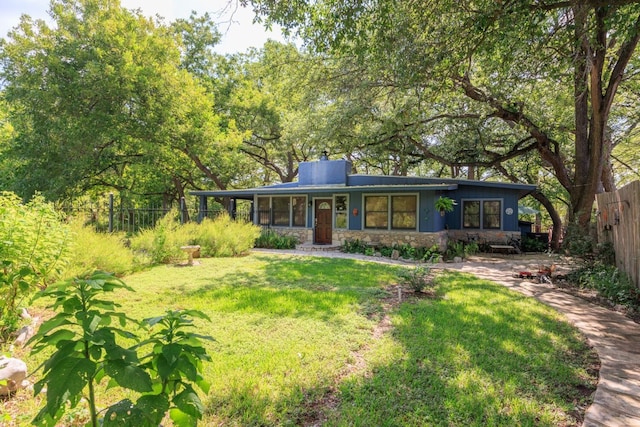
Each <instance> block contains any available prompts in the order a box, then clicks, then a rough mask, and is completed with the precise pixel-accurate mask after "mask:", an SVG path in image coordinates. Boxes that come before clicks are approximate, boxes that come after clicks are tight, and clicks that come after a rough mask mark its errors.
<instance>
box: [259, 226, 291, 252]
mask: <svg viewBox="0 0 640 427" xmlns="http://www.w3.org/2000/svg"><path fill="white" fill-rule="evenodd" d="M297 244H298V239H296V238H295V237H293V236H284V235H280V234H278V233H276V232H275V231H273V230H262V232H261V233H260V236H258V238H257V239H256V243H255V247H256V248H265V249H295V248H296V245H297Z"/></svg>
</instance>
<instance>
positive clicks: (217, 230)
mask: <svg viewBox="0 0 640 427" xmlns="http://www.w3.org/2000/svg"><path fill="white" fill-rule="evenodd" d="M185 229H188V228H185ZM193 230H194V231H193V232H190V233H186V234H187V235H193V236H194V237H193V244H196V245H200V248H201V249H200V254H201V255H202V256H212V257H230V256H238V255H242V254H244V253H246V252H247V251H249V250H250V249H251V248H253V247H254V244H255V241H256V239H257V238H258V237H259V236H260V227H258V226H256V225H254V224H251V223H248V222H243V221H235V220H233V219H231V217H230V216H229V215H226V214H225V215H220V216H218V217H217V218H216V219H214V220H210V219H204V220H203V221H202V223H200V224H197V225H195V227H194V228H193ZM294 247H295V244H294Z"/></svg>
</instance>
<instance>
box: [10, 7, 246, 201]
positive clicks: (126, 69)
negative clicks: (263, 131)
mask: <svg viewBox="0 0 640 427" xmlns="http://www.w3.org/2000/svg"><path fill="white" fill-rule="evenodd" d="M50 15H51V17H52V19H53V21H54V22H55V25H54V26H53V27H51V28H50V27H48V26H47V25H46V24H45V23H44V22H43V21H36V22H33V21H32V20H31V19H30V18H29V17H23V18H22V21H21V23H20V25H19V26H18V27H17V28H16V29H14V30H13V31H12V32H10V33H9V39H8V40H3V41H2V43H1V44H0V49H1V51H0V60H1V61H2V78H3V79H4V80H5V82H6V86H5V91H4V95H5V99H6V100H7V105H8V107H9V116H10V120H11V123H12V124H13V125H14V127H15V138H14V139H13V142H12V144H11V147H10V149H9V150H8V152H7V154H8V155H10V156H12V158H14V159H20V162H18V163H17V171H16V177H19V179H16V181H15V182H14V185H15V187H17V189H18V190H19V192H20V194H22V195H23V196H28V195H29V194H31V193H33V192H34V191H36V190H41V191H42V192H43V193H44V194H45V195H46V196H48V197H49V198H53V199H57V198H61V197H73V196H75V195H77V194H79V193H82V192H85V191H87V190H91V189H96V190H98V191H100V190H104V189H105V188H109V189H116V190H118V191H119V192H120V194H121V195H123V196H124V197H133V196H135V195H137V194H143V195H146V196H147V197H148V196H154V195H158V196H162V197H163V198H165V199H166V198H177V197H179V196H181V195H183V194H184V189H185V187H188V186H192V187H195V188H199V187H200V186H202V185H203V182H208V181H209V182H210V181H214V182H216V185H218V186H220V187H221V188H224V186H225V185H226V184H225V180H228V179H229V178H227V177H226V176H228V175H230V174H232V172H230V165H229V163H232V162H230V161H229V160H228V156H229V154H228V153H229V152H233V151H234V144H236V145H237V142H239V138H238V137H237V136H235V130H234V129H233V126H226V127H224V128H223V127H220V126H219V125H220V118H219V117H217V116H216V114H215V113H214V101H213V98H212V95H211V93H209V92H207V91H206V90H205V88H204V87H203V86H202V84H201V82H200V81H199V80H198V79H197V78H196V77H195V76H194V75H193V74H191V73H190V71H189V67H188V66H184V64H185V63H186V62H185V58H189V59H190V61H191V62H190V64H196V63H198V64H199V63H201V62H203V61H205V59H203V58H204V57H205V56H204V55H202V54H200V53H199V52H202V50H203V49H204V47H202V46H197V47H196V46H195V45H196V44H195V41H194V40H195V39H193V40H192V39H188V37H187V36H188V35H189V34H191V33H190V31H189V28H190V27H189V25H188V22H186V21H184V22H180V23H179V24H180V25H178V24H176V25H177V27H176V28H178V29H176V28H174V27H168V26H164V25H162V24H161V23H160V22H154V21H152V20H150V19H147V18H144V17H142V16H141V15H139V13H138V12H131V11H128V10H126V9H123V8H122V7H120V3H119V1H107V0H56V1H54V2H52V4H51V9H50ZM192 20H193V21H194V22H195V24H194V27H193V28H196V29H197V30H201V29H202V28H205V29H206V30H209V29H211V27H210V26H207V21H206V19H205V20H199V19H198V18H197V17H192ZM196 24H198V25H200V26H199V27H198V26H197V25H196ZM176 31H179V32H181V34H183V38H185V39H188V40H189V43H190V44H187V45H181V44H180V43H179V41H180V40H181V38H176V37H175V34H176ZM193 31H194V33H195V32H197V31H196V30H193ZM203 31H204V30H203ZM201 32H202V31H201ZM198 34H199V33H198ZM216 37H217V36H216V35H215V34H213V35H212V36H211V37H210V38H208V39H206V42H211V43H213V42H215V41H216V40H217V38H216ZM196 38H197V37H196ZM205 62H206V61H205ZM225 168H226V169H225Z"/></svg>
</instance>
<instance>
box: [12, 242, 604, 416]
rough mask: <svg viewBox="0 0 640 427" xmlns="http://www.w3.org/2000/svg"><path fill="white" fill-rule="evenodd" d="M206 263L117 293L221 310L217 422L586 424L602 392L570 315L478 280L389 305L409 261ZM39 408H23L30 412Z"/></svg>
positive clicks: (108, 398) (448, 278) (450, 278)
mask: <svg viewBox="0 0 640 427" xmlns="http://www.w3.org/2000/svg"><path fill="white" fill-rule="evenodd" d="M200 261H201V265H199V266H196V267H169V266H159V267H155V268H153V269H151V270H148V271H144V272H139V273H136V274H133V275H131V276H129V277H127V278H126V279H125V281H126V282H127V284H129V285H130V286H132V287H133V288H134V289H136V292H135V293H134V294H130V293H127V294H122V295H118V299H119V300H120V302H121V303H122V304H123V308H124V311H126V312H127V313H128V314H129V315H130V316H131V317H134V318H138V319H141V318H144V317H150V316H154V315H157V314H160V313H161V312H162V311H164V310H166V309H176V308H195V309H200V310H203V311H204V312H206V313H207V314H208V315H209V316H210V317H211V319H212V322H211V323H208V322H207V323H203V322H198V324H197V327H198V329H199V331H198V332H200V333H205V334H209V335H211V336H213V337H214V338H215V339H216V341H215V342H214V343H212V344H208V350H209V352H210V354H211V355H212V358H213V360H212V362H210V363H207V364H205V377H206V379H207V380H208V381H210V382H211V385H212V387H211V391H210V393H209V396H207V397H206V398H205V402H206V405H207V416H206V419H205V420H204V422H203V423H202V425H205V426H216V425H225V426H287V425H305V424H308V425H310V424H311V423H312V422H317V421H321V423H322V424H323V425H328V426H347V425H349V426H370V425H377V426H423V425H443V426H445V425H446V426H450V425H465V426H466V425H478V426H479V425H505V426H506V425H536V426H540V425H549V426H551V425H554V426H555V425H578V424H580V423H579V422H578V421H577V420H576V419H575V418H574V413H575V411H576V405H579V404H581V403H584V402H585V401H586V400H587V398H586V397H585V396H588V394H589V392H590V391H591V390H593V388H594V384H595V380H596V378H595V376H594V375H593V372H590V371H589V368H590V367H591V364H592V362H593V354H592V353H591V351H590V350H589V349H588V347H587V346H586V345H585V343H584V341H583V340H582V339H581V337H580V336H579V334H578V333H577V332H576V331H575V330H574V329H572V328H571V327H570V326H569V325H568V324H566V323H565V322H563V321H562V320H561V319H560V317H559V315H557V314H556V313H555V312H554V311H552V310H551V309H549V308H547V307H545V306H543V305H541V304H539V303H537V302H536V301H535V300H532V299H529V298H524V297H522V296H521V295H519V294H516V293H513V292H511V291H509V290H507V289H505V288H502V287H500V286H499V285H495V284H492V283H490V282H486V281H482V280H479V279H476V278H474V277H472V276H466V275H460V274H453V273H445V274H442V275H440V276H438V278H437V280H438V293H439V295H440V297H439V298H436V299H417V300H414V301H410V302H405V303H403V304H402V305H400V306H397V307H392V308H391V309H390V310H389V311H388V312H387V311H385V310H387V309H388V307H389V302H390V301H391V300H392V298H391V296H392V294H388V293H387V292H386V291H385V289H384V288H385V287H386V286H388V285H390V284H394V283H396V282H397V281H398V273H399V269H400V268H401V267H397V266H388V265H381V264H374V263H364V262H360V261H355V260H348V259H331V258H316V257H304V258H302V257H290V256H279V255H264V254H254V255H251V256H248V257H244V258H219V259H202V260H200ZM386 314H388V316H389V318H390V321H391V326H392V328H391V329H390V330H389V331H387V332H386V333H384V334H382V333H380V332H381V331H382V330H384V328H382V327H381V326H382V325H385V324H386V322H387V320H388V319H389V318H387V317H385V315H386ZM31 369H33V367H31ZM111 393H113V392H111ZM101 399H104V402H105V403H107V402H108V403H113V402H114V401H115V400H116V398H115V397H114V396H113V395H104V394H103V395H102V397H101ZM5 404H6V403H0V412H3V411H4V410H5V409H6V407H2V405H5ZM34 406H36V405H34V404H33V403H32V402H29V401H26V400H25V401H24V402H22V403H20V404H19V405H17V407H16V408H13V409H12V412H13V411H14V410H15V411H22V415H21V416H20V419H21V420H29V419H30V418H31V417H32V416H33V415H34V414H35V411H34ZM16 425H18V424H16ZM19 425H22V422H21V423H20V424H19ZM25 425H26V424H25ZM69 425H73V423H70V424H69ZM78 425H79V424H78Z"/></svg>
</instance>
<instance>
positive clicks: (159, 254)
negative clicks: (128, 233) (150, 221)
mask: <svg viewBox="0 0 640 427" xmlns="http://www.w3.org/2000/svg"><path fill="white" fill-rule="evenodd" d="M186 230H189V231H191V229H190V228H189V229H185V228H183V227H181V226H180V222H179V221H178V212H177V211H176V210H175V209H173V210H171V211H170V212H169V213H168V214H166V215H165V216H164V217H163V218H161V219H160V220H159V221H158V222H156V226H155V227H154V228H151V229H146V230H143V231H141V232H140V233H138V234H137V235H135V236H134V237H133V238H132V239H131V248H132V249H133V250H135V251H140V252H143V253H145V254H147V255H148V256H149V257H150V258H151V260H152V261H153V262H154V263H161V264H168V263H171V262H177V261H179V260H181V259H184V258H185V257H186V254H185V253H184V252H183V251H182V250H181V249H180V247H181V246H185V245H190V244H192V243H193V237H192V236H190V235H189V234H187V233H186V232H185V231H186Z"/></svg>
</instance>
